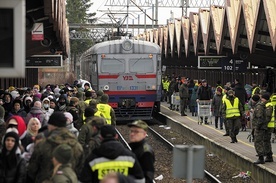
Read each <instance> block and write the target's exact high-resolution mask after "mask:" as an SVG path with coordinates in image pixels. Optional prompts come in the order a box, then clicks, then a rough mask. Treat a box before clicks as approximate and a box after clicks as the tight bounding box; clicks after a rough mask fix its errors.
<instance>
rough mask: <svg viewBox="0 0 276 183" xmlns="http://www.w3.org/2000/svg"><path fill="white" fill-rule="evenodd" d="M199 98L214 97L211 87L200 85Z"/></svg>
mask: <svg viewBox="0 0 276 183" xmlns="http://www.w3.org/2000/svg"><path fill="white" fill-rule="evenodd" d="M197 99H199V100H210V99H213V92H212V90H211V88H210V87H209V86H208V85H207V86H206V87H205V86H200V87H199V88H198V90H197Z"/></svg>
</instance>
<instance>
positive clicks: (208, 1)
mask: <svg viewBox="0 0 276 183" xmlns="http://www.w3.org/2000/svg"><path fill="white" fill-rule="evenodd" d="M128 2H129V8H130V9H129V12H127V11H126V8H125V7H126V6H127V3H128ZM156 2H158V5H157V6H155V8H156V14H155V17H158V8H182V15H183V16H184V15H187V12H188V9H189V8H210V6H211V5H219V6H224V3H225V0H106V3H105V7H106V9H103V10H99V11H101V12H106V13H105V14H106V15H107V14H108V13H110V15H111V16H110V15H108V17H109V18H110V17H112V18H113V20H112V19H111V18H110V21H109V22H105V23H103V22H102V20H103V19H104V17H100V18H99V19H98V21H97V22H96V23H94V24H81V25H78V24H74V25H73V24H70V25H69V27H70V28H71V30H72V28H74V29H75V30H74V32H72V31H71V32H70V39H92V40H94V41H101V40H103V39H104V37H105V36H106V35H107V34H108V33H110V32H112V30H113V29H114V28H115V27H118V25H117V22H115V23H114V20H115V18H114V15H116V16H118V14H121V15H123V16H126V14H128V15H132V16H133V14H135V11H136V12H137V11H141V12H143V13H144V14H145V15H147V13H146V12H145V11H143V9H144V8H150V7H153V5H155V4H156ZM109 7H112V12H111V11H110V9H109ZM116 8H117V10H116ZM134 9H135V10H134ZM139 9H140V10H139ZM112 13H114V14H112ZM147 16H148V17H149V18H152V19H153V20H154V17H150V16H149V15H147ZM152 16H153V15H152ZM100 21H101V22H100ZM154 21H155V23H156V25H155V26H158V25H157V24H158V22H157V19H156V20H154ZM103 24H106V25H103ZM145 24H146V23H144V22H143V23H142V24H141V25H136V26H135V27H136V28H137V27H141V26H144V27H145V29H146V28H149V25H145ZM107 26H110V27H107ZM78 27H79V28H88V29H89V30H90V31H89V32H82V31H77V30H76V29H78ZM129 27H130V28H131V27H134V26H131V25H130V26H129ZM152 27H153V24H152ZM133 29H134V28H133Z"/></svg>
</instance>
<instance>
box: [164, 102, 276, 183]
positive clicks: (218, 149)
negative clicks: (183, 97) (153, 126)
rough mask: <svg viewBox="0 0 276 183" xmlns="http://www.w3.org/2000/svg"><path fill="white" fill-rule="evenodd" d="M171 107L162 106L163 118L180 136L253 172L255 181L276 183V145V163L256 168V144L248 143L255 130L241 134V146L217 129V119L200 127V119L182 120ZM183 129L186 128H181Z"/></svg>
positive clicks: (177, 112) (275, 159)
mask: <svg viewBox="0 0 276 183" xmlns="http://www.w3.org/2000/svg"><path fill="white" fill-rule="evenodd" d="M168 106H169V105H168V104H167V103H165V102H162V104H161V114H163V115H165V116H166V117H167V118H166V119H165V120H166V123H167V125H168V126H172V127H178V128H176V129H178V130H179V131H178V132H179V133H185V135H187V137H190V138H191V139H193V141H194V142H195V143H197V144H198V145H204V146H205V147H206V149H207V150H208V151H211V152H213V153H214V154H216V155H217V156H219V157H220V158H221V159H222V160H224V161H225V162H228V163H229V164H232V165H233V166H237V167H239V168H240V169H241V170H244V171H251V172H252V174H251V176H252V178H253V179H254V180H256V181H257V182H260V183H270V182H271V183H275V182H276V156H275V155H276V142H275V143H272V148H273V153H274V155H273V158H274V162H272V163H265V164H263V165H254V164H253V162H254V161H256V160H257V159H258V157H256V151H255V148H254V143H253V142H249V140H248V139H247V137H248V134H249V133H250V132H251V129H247V131H242V132H240V133H239V134H238V136H237V139H238V143H234V144H233V143H230V141H231V139H230V137H225V136H223V134H225V130H220V129H216V128H215V124H214V117H213V118H212V124H209V125H204V124H202V125H199V124H198V117H195V116H192V115H191V113H189V112H187V115H188V116H180V114H179V111H172V110H169V109H168ZM179 125H181V126H185V127H186V128H184V129H183V128H179Z"/></svg>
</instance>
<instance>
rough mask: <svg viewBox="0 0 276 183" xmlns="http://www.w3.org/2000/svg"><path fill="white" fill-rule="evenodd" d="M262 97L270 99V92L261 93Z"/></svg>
mask: <svg viewBox="0 0 276 183" xmlns="http://www.w3.org/2000/svg"><path fill="white" fill-rule="evenodd" d="M261 97H262V98H263V99H265V100H269V98H270V95H269V93H263V94H262V95H261Z"/></svg>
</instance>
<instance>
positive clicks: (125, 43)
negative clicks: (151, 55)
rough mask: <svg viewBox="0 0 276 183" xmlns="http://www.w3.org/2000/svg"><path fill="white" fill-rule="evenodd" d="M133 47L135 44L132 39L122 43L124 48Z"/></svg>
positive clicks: (127, 49) (129, 48)
mask: <svg viewBox="0 0 276 183" xmlns="http://www.w3.org/2000/svg"><path fill="white" fill-rule="evenodd" d="M132 47H133V44H132V42H131V41H130V40H125V41H124V42H123V43H122V48H123V49H124V50H126V51H129V50H131V49H132Z"/></svg>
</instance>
